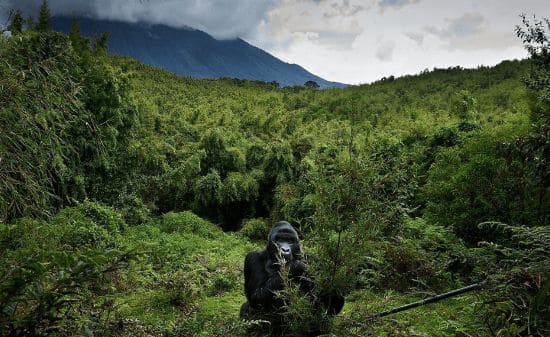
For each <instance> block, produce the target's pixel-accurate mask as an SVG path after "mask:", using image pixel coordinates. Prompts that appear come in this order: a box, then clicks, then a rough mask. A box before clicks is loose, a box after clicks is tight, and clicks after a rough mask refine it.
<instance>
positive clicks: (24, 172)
mask: <svg viewBox="0 0 550 337" xmlns="http://www.w3.org/2000/svg"><path fill="white" fill-rule="evenodd" d="M0 43H2V47H1V49H0V54H1V57H2V60H3V61H4V62H3V63H2V66H1V67H0V73H1V76H0V78H1V79H0V81H1V82H2V86H1V87H2V89H1V92H0V97H1V98H0V115H1V117H2V118H1V122H0V153H1V155H2V159H3V160H2V162H3V167H4V168H5V169H4V170H2V171H1V172H0V175H1V181H2V183H0V201H1V202H0V204H1V205H2V206H1V207H0V219H2V220H3V221H5V220H10V219H13V218H15V217H17V216H21V215H40V214H48V213H49V212H50V211H51V210H52V209H55V208H56V207H59V206H64V205H70V204H72V203H73V202H74V201H75V200H83V199H84V198H85V197H86V196H89V197H99V198H101V197H104V198H107V197H110V196H111V195H113V194H115V193H116V194H118V190H117V187H119V186H117V185H116V183H114V181H113V180H115V181H116V180H117V179H118V180H121V177H120V176H119V175H118V174H119V173H120V170H122V168H121V167H117V163H118V162H119V160H118V155H119V152H120V151H121V149H122V148H123V147H124V146H125V140H126V138H127V137H128V135H129V130H130V128H131V125H132V123H133V118H134V113H133V111H134V110H133V109H134V108H133V105H132V103H131V101H130V98H129V96H128V87H127V82H125V80H124V78H123V77H122V78H121V77H120V76H119V75H120V74H119V73H118V71H117V70H116V69H114V68H113V67H112V66H110V65H109V64H107V63H106V60H105V59H103V58H94V59H92V58H90V57H87V56H86V55H84V54H83V55H79V54H78V52H77V51H75V50H74V49H73V48H72V47H71V44H70V43H69V40H68V38H67V37H66V36H65V35H63V34H59V33H53V32H47V33H40V34H39V33H36V32H32V31H31V32H25V33H22V34H20V36H19V38H17V39H10V40H8V41H2V42H0ZM16 79H17V80H16ZM106 181H109V184H107V183H106ZM120 182H121V183H122V181H120ZM100 193H101V195H99V194H100Z"/></svg>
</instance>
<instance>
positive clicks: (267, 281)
mask: <svg viewBox="0 0 550 337" xmlns="http://www.w3.org/2000/svg"><path fill="white" fill-rule="evenodd" d="M281 261H284V262H283V263H280V262H281ZM281 264H284V265H285V267H286V268H288V275H289V278H290V281H291V282H297V283H299V285H300V289H301V290H302V292H304V293H305V294H309V293H311V292H312V290H313V282H312V281H311V279H310V277H309V275H308V274H307V269H306V265H305V264H304V261H303V260H302V252H301V248H300V239H299V237H298V233H297V232H296V230H295V229H294V227H292V225H291V224H289V223H288V222H286V221H279V222H277V223H275V225H274V226H273V228H271V231H270V232H269V236H268V240H267V247H266V248H265V249H263V250H261V251H255V252H250V253H248V255H246V258H245V260H244V288H245V294H246V298H247V300H248V302H246V303H244V304H243V305H242V307H241V317H243V318H248V317H251V316H257V315H256V314H262V313H263V314H265V313H274V312H277V311H278V309H280V308H281V307H282V306H283V303H282V301H281V300H280V299H279V298H277V296H276V292H277V291H279V290H283V289H284V282H283V280H282V278H281V275H280V273H279V270H280V268H281ZM318 304H319V305H320V306H321V307H322V308H324V309H326V310H327V312H328V313H329V314H337V313H339V312H340V310H342V307H343V305H344V298H343V297H342V296H340V295H338V294H322V295H321V296H319V299H318Z"/></svg>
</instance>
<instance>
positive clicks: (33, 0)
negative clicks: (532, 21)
mask: <svg viewBox="0 0 550 337" xmlns="http://www.w3.org/2000/svg"><path fill="white" fill-rule="evenodd" d="M40 2H41V1H40V0H0V10H4V12H5V11H6V10H7V9H8V8H17V7H18V8H21V9H23V10H24V11H26V12H35V11H36V8H37V7H38V5H39V4H40ZM49 3H50V7H51V10H52V12H53V13H54V14H69V15H70V14H85V15H89V16H94V17H99V18H102V19H117V20H123V21H130V22H148V23H163V24H166V25H169V26H175V27H183V26H189V27H193V28H197V29H200V30H203V31H206V32H207V33H209V34H211V35H213V36H214V37H216V38H219V39H229V38H235V37H241V38H243V39H244V40H246V41H248V42H249V43H251V44H253V45H255V46H258V47H260V48H262V49H265V50H267V51H268V52H270V53H272V54H273V55H275V56H277V57H279V58H281V59H282V60H284V61H286V62H290V63H297V64H300V65H301V66H303V67H305V68H306V69H307V70H309V71H311V72H313V73H314V74H316V75H319V76H321V77H324V78H326V79H328V80H333V81H339V82H344V83H351V84H357V83H366V82H372V81H374V80H377V79H379V78H381V77H383V76H389V75H396V76H398V75H403V74H414V73H418V72H420V71H422V70H424V69H426V68H429V69H432V68H433V67H439V68H441V67H449V66H455V65H460V66H464V67H475V66H478V65H494V64H496V63H498V62H500V61H501V60H505V59H514V58H524V57H525V56H526V52H525V51H524V49H523V47H522V45H521V42H520V41H519V39H518V38H517V37H516V36H515V33H514V27H515V25H517V24H519V23H520V18H519V17H518V15H519V14H521V13H526V14H527V15H529V16H532V15H533V14H536V15H537V17H550V1H549V0H478V1H475V0H455V1H450V0H50V1H49ZM0 19H1V18H0ZM1 22H4V20H2V21H1Z"/></svg>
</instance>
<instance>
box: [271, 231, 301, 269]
mask: <svg viewBox="0 0 550 337" xmlns="http://www.w3.org/2000/svg"><path fill="white" fill-rule="evenodd" d="M267 250H268V251H269V255H270V256H271V258H272V259H274V260H278V259H280V258H283V259H284V260H285V261H286V262H290V261H292V260H297V259H300V255H301V250H300V239H299V238H298V233H297V232H296V230H295V229H294V227H292V225H291V224H289V223H288V222H286V221H279V222H277V223H276V224H275V225H274V226H273V228H271V231H270V232H269V238H268V243H267Z"/></svg>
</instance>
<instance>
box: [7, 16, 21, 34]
mask: <svg viewBox="0 0 550 337" xmlns="http://www.w3.org/2000/svg"><path fill="white" fill-rule="evenodd" d="M8 30H9V31H10V32H11V33H12V34H17V33H21V32H22V31H23V14H22V13H21V11H20V10H17V11H15V14H14V15H13V18H12V19H11V22H10V24H9V26H8Z"/></svg>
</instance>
